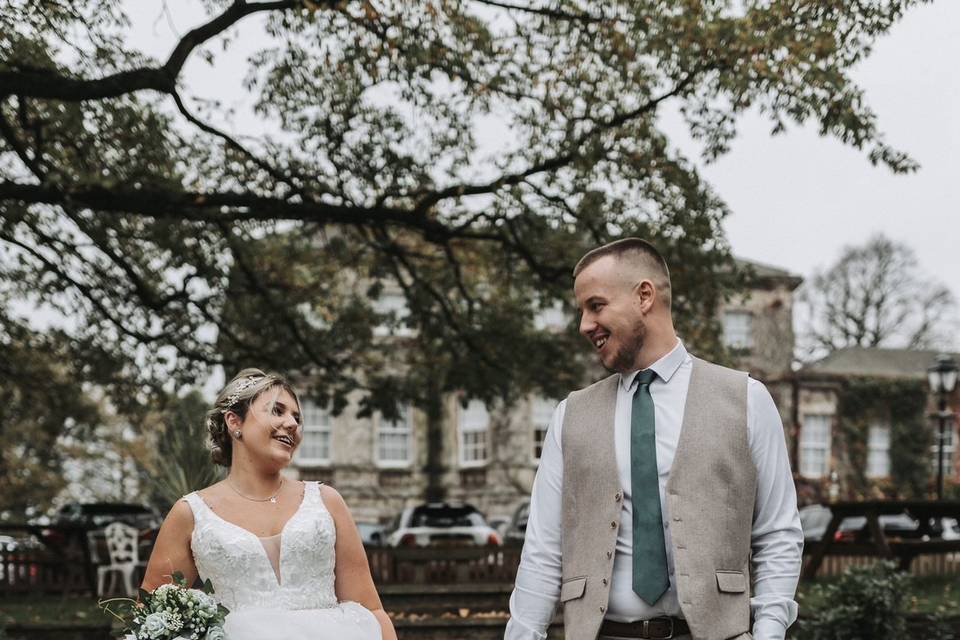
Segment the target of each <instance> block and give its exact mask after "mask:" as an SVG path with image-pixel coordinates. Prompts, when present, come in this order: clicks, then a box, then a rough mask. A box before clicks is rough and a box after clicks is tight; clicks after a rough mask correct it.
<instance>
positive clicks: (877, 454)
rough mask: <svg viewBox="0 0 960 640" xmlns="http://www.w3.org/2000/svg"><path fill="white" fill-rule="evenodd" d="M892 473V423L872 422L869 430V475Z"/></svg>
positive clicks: (887, 474) (884, 476) (880, 476)
mask: <svg viewBox="0 0 960 640" xmlns="http://www.w3.org/2000/svg"><path fill="white" fill-rule="evenodd" d="M889 475H890V425H888V424H879V423H877V424H871V425H870V429H869V431H868V432H867V477H868V478H886V477H888V476H889Z"/></svg>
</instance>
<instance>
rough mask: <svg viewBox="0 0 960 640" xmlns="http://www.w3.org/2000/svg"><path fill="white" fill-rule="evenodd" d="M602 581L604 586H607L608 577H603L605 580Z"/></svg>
mask: <svg viewBox="0 0 960 640" xmlns="http://www.w3.org/2000/svg"><path fill="white" fill-rule="evenodd" d="M600 582H602V583H603V584H604V586H606V584H607V579H606V578H604V579H603V580H601V581H600Z"/></svg>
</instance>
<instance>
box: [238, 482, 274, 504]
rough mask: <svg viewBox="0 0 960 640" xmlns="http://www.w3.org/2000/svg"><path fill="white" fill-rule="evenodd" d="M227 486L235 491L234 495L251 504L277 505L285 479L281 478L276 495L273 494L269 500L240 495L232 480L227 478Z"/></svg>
mask: <svg viewBox="0 0 960 640" xmlns="http://www.w3.org/2000/svg"><path fill="white" fill-rule="evenodd" d="M227 485H228V486H229V487H230V488H231V489H233V492H234V493H236V494H237V495H238V496H240V497H241V498H243V499H244V500H249V501H250V502H272V503H274V504H276V502H277V496H279V495H280V490H281V489H283V478H280V486H279V487H277V492H276V493H275V494H273V495H272V496H270V497H269V498H251V497H250V496H245V495H243V494H242V493H240V491H239V490H237V488H236V487H235V486H233V483H232V482H230V478H227Z"/></svg>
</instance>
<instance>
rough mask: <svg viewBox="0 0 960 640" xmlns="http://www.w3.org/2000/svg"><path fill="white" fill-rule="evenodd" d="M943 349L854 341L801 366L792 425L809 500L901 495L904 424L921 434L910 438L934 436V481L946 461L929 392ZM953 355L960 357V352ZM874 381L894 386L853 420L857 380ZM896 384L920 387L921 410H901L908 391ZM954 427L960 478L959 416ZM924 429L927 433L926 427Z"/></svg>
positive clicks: (797, 468)
mask: <svg viewBox="0 0 960 640" xmlns="http://www.w3.org/2000/svg"><path fill="white" fill-rule="evenodd" d="M936 356H937V352H936V351H925V350H914V349H880V348H862V347H851V348H845V349H838V350H836V351H834V352H832V353H830V354H829V355H827V356H826V357H824V358H823V359H821V360H818V361H817V362H813V363H811V364H809V365H807V366H805V367H803V368H801V369H800V370H799V371H797V372H796V374H795V375H794V376H793V389H794V397H795V399H796V402H795V403H794V406H795V407H796V409H795V411H794V412H793V416H791V418H790V419H789V422H787V424H791V425H792V426H793V432H794V435H795V437H794V438H792V439H791V444H792V447H791V449H792V450H791V458H792V463H793V468H794V475H795V476H796V478H797V485H798V490H799V493H800V499H801V502H813V501H821V500H825V499H837V498H840V499H851V498H858V497H868V496H870V497H882V496H883V495H895V494H897V493H898V492H899V491H898V490H899V489H901V488H899V487H896V486H893V481H894V478H893V474H892V471H893V469H892V465H891V460H892V453H893V451H892V449H893V448H894V447H895V446H896V445H897V437H896V436H897V431H898V429H911V430H913V431H914V434H913V435H911V433H910V432H907V433H905V434H903V436H902V437H903V438H905V439H906V441H907V442H909V441H910V440H911V439H914V440H920V439H922V440H928V441H930V445H929V450H928V452H927V453H926V457H927V460H928V464H929V481H930V482H931V483H932V482H933V479H934V478H935V476H936V472H937V467H938V464H939V462H938V456H939V445H938V442H937V437H938V434H937V431H938V430H939V425H938V424H935V420H934V416H933V415H932V414H933V412H934V411H935V410H936V408H937V407H936V398H933V397H931V396H930V394H929V393H928V391H927V389H928V387H927V368H928V367H929V366H930V365H932V364H933V363H934V360H935V358H936ZM953 357H954V359H955V360H956V359H960V356H958V355H957V354H954V355H953ZM871 383H872V384H873V385H874V386H875V387H877V388H879V389H883V388H884V386H887V387H890V389H891V392H889V393H887V394H886V395H882V394H878V395H877V396H876V400H875V401H873V402H870V401H869V400H868V403H869V404H870V406H869V407H867V411H866V412H865V413H863V416H862V417H861V418H859V419H857V420H851V418H849V417H847V416H845V415H844V414H845V408H844V406H843V402H844V398H845V393H846V392H847V391H848V390H849V389H850V388H851V386H852V385H854V384H860V385H861V386H863V385H867V384H871ZM890 383H901V384H900V386H901V387H902V388H911V387H912V388H913V390H914V391H913V392H914V394H916V395H917V396H918V397H919V402H918V403H917V404H918V405H919V406H918V409H919V410H917V411H910V412H908V413H907V414H906V415H904V413H903V412H902V411H898V410H897V409H898V408H902V405H903V404H904V403H905V402H906V400H907V398H905V397H904V393H903V392H901V391H898V390H897V388H896V387H894V386H892V385H891V384H890ZM948 405H949V407H950V408H951V409H952V411H953V413H954V415H956V414H957V413H958V411H960V390H955V391H954V393H953V394H952V395H951V397H950V398H949V399H948ZM791 408H792V407H788V410H789V409H791ZM851 422H855V424H850V423H851ZM946 427H947V428H946V429H945V433H944V436H945V437H944V443H943V453H944V477H945V484H947V485H948V486H949V485H951V484H957V485H960V456H957V454H956V450H957V441H958V433H957V424H956V421H950V422H948V423H947V425H946ZM924 430H927V432H926V433H923V431H924ZM854 439H856V440H859V441H861V447H862V448H864V449H865V450H864V451H861V452H860V454H859V456H858V455H856V452H855V451H854V450H853V448H854V443H853V442H851V441H852V440H854ZM853 478H860V479H861V486H859V487H858V486H856V483H855V482H854V481H853V480H852V479H853ZM863 481H865V482H863ZM931 488H932V485H931Z"/></svg>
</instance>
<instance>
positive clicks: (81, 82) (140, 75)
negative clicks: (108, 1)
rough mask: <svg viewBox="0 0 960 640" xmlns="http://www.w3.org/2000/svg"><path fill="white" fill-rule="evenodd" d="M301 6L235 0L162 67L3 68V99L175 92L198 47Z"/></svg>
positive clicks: (293, 1)
mask: <svg viewBox="0 0 960 640" xmlns="http://www.w3.org/2000/svg"><path fill="white" fill-rule="evenodd" d="M325 4H333V1H332V0H329V1H328V2H326V3H325ZM299 6H302V4H301V2H299V1H298V0H279V1H275V2H255V3H252V4H248V3H246V2H243V1H242V0H236V1H235V2H234V3H233V4H231V5H230V7H229V8H228V9H227V10H226V11H224V12H223V13H221V14H220V15H218V16H217V17H215V18H213V19H212V20H210V21H209V22H207V23H205V24H203V25H200V26H199V27H197V28H196V29H193V30H191V31H190V32H189V33H187V34H186V35H185V36H184V37H183V38H181V40H180V42H178V43H177V46H176V47H174V50H173V53H171V54H170V57H169V58H167V62H166V63H165V64H164V65H163V66H162V67H141V68H139V69H130V70H127V71H120V72H118V73H114V74H111V75H109V76H105V77H103V78H96V79H90V78H72V77H69V76H65V75H62V74H60V73H57V72H56V71H53V70H52V69H18V70H15V71H0V99H2V98H5V97H6V96H9V95H13V94H16V95H19V96H25V97H32V98H45V99H48V100H64V101H68V102H80V101H83V100H100V99H103V98H115V97H117V96H121V95H124V94H127V93H133V92H136V91H142V90H144V89H153V90H155V91H159V92H161V93H172V92H173V91H174V90H175V87H176V81H177V77H178V76H179V75H180V71H181V70H182V69H183V65H184V64H186V61H187V58H189V57H190V54H191V53H193V50H194V49H196V48H197V47H198V46H200V45H202V44H203V43H204V42H206V41H207V40H210V39H211V38H213V37H216V36H217V35H219V34H220V33H222V32H224V31H226V30H227V29H229V28H230V27H231V26H233V25H234V24H236V23H237V22H239V21H240V20H241V19H243V18H245V17H247V16H249V15H253V14H255V13H261V12H264V11H283V10H287V9H294V8H296V7H299Z"/></svg>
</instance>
